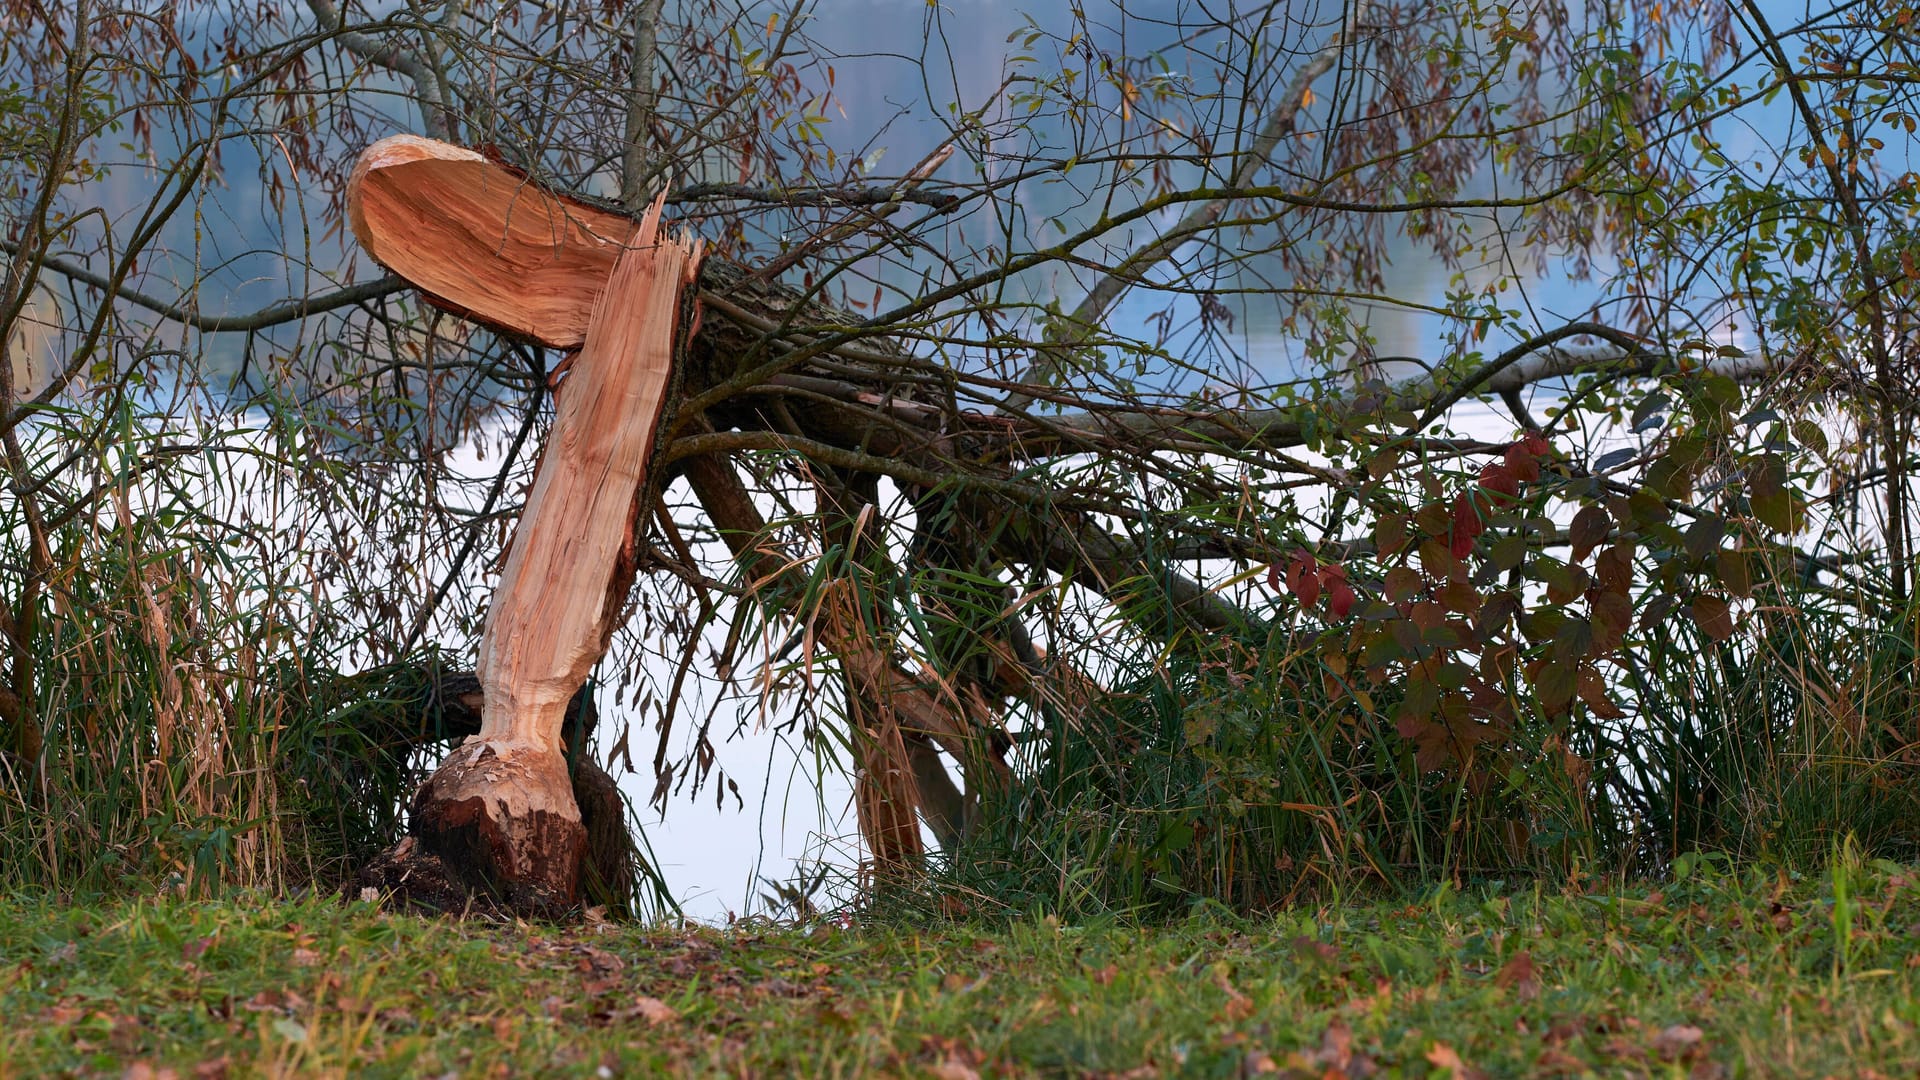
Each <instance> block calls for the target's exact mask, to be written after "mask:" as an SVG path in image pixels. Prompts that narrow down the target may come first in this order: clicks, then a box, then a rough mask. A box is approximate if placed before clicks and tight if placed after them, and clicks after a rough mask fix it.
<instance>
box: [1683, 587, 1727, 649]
mask: <svg viewBox="0 0 1920 1080" xmlns="http://www.w3.org/2000/svg"><path fill="white" fill-rule="evenodd" d="M1687 614H1689V615H1691V616H1693V621H1694V622H1695V623H1696V624H1698V625H1699V627H1700V632H1701V633H1703V634H1705V635H1707V636H1708V637H1710V638H1712V639H1713V640H1715V641H1725V640H1727V639H1728V638H1730V637H1732V636H1733V610H1732V609H1731V608H1729V607H1728V606H1727V602H1726V601H1725V600H1722V599H1720V598H1719V597H1717V596H1696V597H1694V598H1693V603H1692V604H1689V605H1688V606H1687Z"/></svg>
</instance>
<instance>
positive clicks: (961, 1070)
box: [927, 1058, 980, 1080]
mask: <svg viewBox="0 0 1920 1080" xmlns="http://www.w3.org/2000/svg"><path fill="white" fill-rule="evenodd" d="M927 1072H928V1073H929V1074H931V1075H932V1076H934V1077H936V1078H937V1080H980V1070H978V1069H975V1068H974V1067H973V1066H971V1065H963V1064H961V1063H960V1062H958V1061H955V1060H953V1059H952V1058H948V1059H947V1060H945V1061H943V1062H941V1063H940V1064H938V1065H935V1066H934V1067H933V1068H931V1069H928V1070H927Z"/></svg>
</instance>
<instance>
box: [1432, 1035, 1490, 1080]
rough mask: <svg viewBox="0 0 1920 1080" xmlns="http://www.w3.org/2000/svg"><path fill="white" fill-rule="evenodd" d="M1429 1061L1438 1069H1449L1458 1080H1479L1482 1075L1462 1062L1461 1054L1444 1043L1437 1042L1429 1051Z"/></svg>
mask: <svg viewBox="0 0 1920 1080" xmlns="http://www.w3.org/2000/svg"><path fill="white" fill-rule="evenodd" d="M1427 1061H1428V1063H1429V1064H1431V1065H1432V1066H1433V1067H1434V1068H1436V1069H1447V1070H1449V1071H1451V1072H1452V1073H1453V1075H1454V1076H1455V1077H1457V1078H1458V1080H1479V1077H1481V1076H1482V1075H1484V1074H1482V1073H1481V1072H1479V1071H1478V1070H1476V1069H1474V1068H1472V1067H1470V1066H1468V1064H1467V1063H1466V1062H1464V1061H1462V1060H1460V1054H1459V1053H1458V1052H1457V1051H1455V1050H1454V1048H1453V1047H1451V1046H1448V1045H1447V1044H1446V1043H1443V1042H1436V1043H1434V1044H1433V1046H1432V1047H1431V1048H1430V1049H1428V1050H1427Z"/></svg>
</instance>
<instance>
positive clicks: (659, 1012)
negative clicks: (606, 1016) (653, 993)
mask: <svg viewBox="0 0 1920 1080" xmlns="http://www.w3.org/2000/svg"><path fill="white" fill-rule="evenodd" d="M623 1011H626V1012H627V1014H628V1015H629V1016H638V1017H640V1018H642V1019H644V1020H645V1021H646V1022H647V1023H648V1024H651V1025H653V1026H655V1027H658V1026H660V1025H661V1024H665V1023H668V1022H670V1021H673V1020H678V1019H680V1014H679V1013H678V1012H675V1011H674V1009H673V1006H671V1005H668V1004H667V1003H666V1002H664V1001H661V1000H660V999H659V998H654V997H637V998H634V999H633V1008H632V1009H631V1010H623Z"/></svg>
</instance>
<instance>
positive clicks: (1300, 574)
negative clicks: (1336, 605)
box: [1287, 551, 1320, 607]
mask: <svg viewBox="0 0 1920 1080" xmlns="http://www.w3.org/2000/svg"><path fill="white" fill-rule="evenodd" d="M1317 568H1318V564H1317V563H1316V562H1315V561H1314V558H1313V556H1312V555H1309V554H1307V553H1306V552H1305V551H1296V552H1294V553H1293V559H1292V560H1291V561H1290V562H1288V563H1287V591H1288V592H1290V593H1292V594H1293V595H1294V596H1296V597H1298V598H1299V600H1300V605H1301V606H1302V607H1312V606H1313V605H1314V604H1316V603H1318V602H1319V600H1320V575H1319V574H1318V573H1316V572H1315V571H1316V570H1317Z"/></svg>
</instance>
